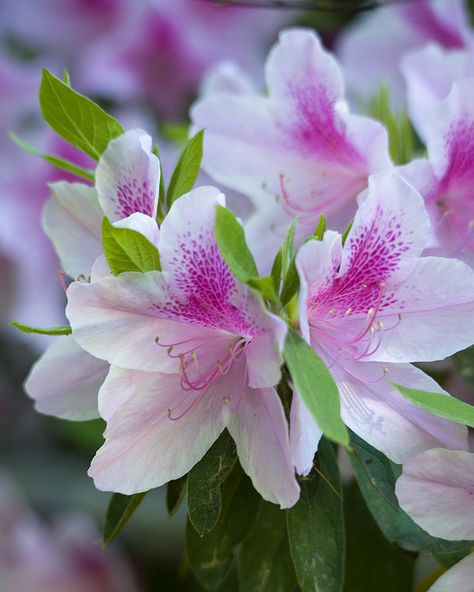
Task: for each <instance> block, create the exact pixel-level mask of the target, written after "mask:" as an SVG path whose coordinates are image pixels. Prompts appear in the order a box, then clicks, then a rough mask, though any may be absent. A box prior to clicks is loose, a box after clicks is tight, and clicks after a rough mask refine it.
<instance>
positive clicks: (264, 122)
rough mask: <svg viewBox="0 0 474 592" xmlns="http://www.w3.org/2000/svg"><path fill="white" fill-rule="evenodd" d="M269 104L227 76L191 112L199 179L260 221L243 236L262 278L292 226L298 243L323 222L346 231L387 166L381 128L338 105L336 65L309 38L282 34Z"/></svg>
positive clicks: (271, 68)
mask: <svg viewBox="0 0 474 592" xmlns="http://www.w3.org/2000/svg"><path fill="white" fill-rule="evenodd" d="M265 73H266V85H267V88H268V96H261V95H259V94H257V93H256V92H250V91H247V92H246V91H245V88H246V87H248V83H247V84H244V82H243V81H241V80H240V81H235V82H234V84H233V86H230V88H231V89H233V90H231V91H230V92H229V90H228V89H229V83H230V80H229V79H230V78H231V77H232V72H229V71H228V72H227V74H226V75H227V90H225V91H224V90H222V88H223V80H222V76H221V78H220V79H219V84H218V85H217V89H216V81H215V80H214V82H213V86H211V89H212V88H214V89H215V91H214V92H210V94H208V95H207V96H205V97H204V98H203V99H202V100H201V101H199V102H198V103H197V104H196V105H195V107H194V108H193V110H192V119H193V123H194V128H195V129H200V128H204V129H205V130H206V133H205V141H204V144H205V149H204V158H203V168H204V170H205V171H206V172H207V173H208V174H209V175H210V176H211V177H212V178H213V179H216V180H217V181H218V182H219V183H222V184H223V185H225V186H228V187H230V188H232V189H235V190H237V191H239V192H241V193H243V194H245V195H248V196H249V197H250V198H252V200H253V201H254V202H255V205H256V213H255V215H254V216H253V217H252V218H251V219H250V220H249V223H248V224H247V226H246V230H247V233H248V240H249V242H250V244H251V246H252V249H253V251H254V253H255V256H256V258H257V262H258V263H259V266H260V267H261V270H262V271H263V272H268V271H269V268H270V266H271V263H272V261H273V257H274V256H275V254H276V251H277V249H278V247H279V246H280V244H281V242H282V241H283V238H284V235H285V232H286V230H287V228H288V227H289V225H290V223H291V221H292V220H293V219H296V220H297V221H298V227H297V242H301V240H302V239H303V238H304V237H305V236H308V235H309V234H311V233H312V232H313V231H314V228H315V226H316V224H317V222H318V219H319V216H320V214H325V215H327V216H329V220H330V223H331V224H332V225H336V226H338V227H339V228H343V227H344V226H345V225H346V224H347V223H348V222H349V220H350V218H351V217H352V216H353V215H354V213H355V210H356V201H355V198H356V196H357V194H358V193H359V192H360V191H362V190H363V189H365V188H366V186H367V177H368V175H369V174H370V173H374V172H379V171H382V170H384V169H387V168H389V167H390V166H391V163H390V160H389V157H388V153H387V136H386V132H385V130H384V128H383V127H382V126H381V125H380V124H379V123H378V122H375V121H373V120H370V119H367V118H363V117H359V116H356V115H352V114H350V113H349V112H348V110H347V106H346V105H345V103H344V89H343V80H342V75H341V72H340V70H339V67H338V64H337V62H336V61H335V60H334V58H333V57H332V56H331V55H330V54H329V53H327V52H326V51H325V50H324V49H323V48H322V46H321V44H320V41H319V39H318V38H317V36H316V34H315V33H314V32H313V31H310V30H309V29H293V30H288V31H285V32H283V33H281V34H280V40H279V42H278V43H277V44H276V45H275V46H274V48H273V49H272V51H271V52H270V55H269V57H268V60H267V63H266V69H265Z"/></svg>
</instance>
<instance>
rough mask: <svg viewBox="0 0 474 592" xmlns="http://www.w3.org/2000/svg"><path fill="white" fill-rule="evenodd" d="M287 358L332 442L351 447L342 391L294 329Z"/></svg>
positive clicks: (303, 395)
mask: <svg viewBox="0 0 474 592" xmlns="http://www.w3.org/2000/svg"><path fill="white" fill-rule="evenodd" d="M283 356H284V358H285V361H286V363H287V365H288V369H289V371H290V374H291V378H292V380H293V383H294V385H295V387H296V390H297V391H298V393H299V395H300V397H301V398H302V399H303V401H304V403H305V404H306V407H307V408H308V409H309V411H310V413H311V414H312V415H313V417H314V419H315V421H316V423H317V424H318V426H319V427H320V429H321V430H322V431H323V432H324V434H325V435H326V436H327V437H328V438H329V439H331V440H333V441H334V442H337V443H338V444H342V445H343V446H348V445H349V433H348V431H347V428H346V426H345V425H344V423H343V421H342V419H341V403H340V400H339V390H338V388H337V385H336V383H335V382H334V379H333V377H332V376H331V373H330V372H329V370H328V369H327V368H326V366H325V365H324V363H323V361H322V360H321V358H320V357H319V356H318V355H317V354H316V352H315V351H314V350H313V348H312V347H311V346H310V345H308V344H307V343H306V341H304V339H303V338H302V337H300V336H299V335H298V334H297V333H296V332H295V331H293V329H289V330H288V335H287V337H286V341H285V347H284V350H283Z"/></svg>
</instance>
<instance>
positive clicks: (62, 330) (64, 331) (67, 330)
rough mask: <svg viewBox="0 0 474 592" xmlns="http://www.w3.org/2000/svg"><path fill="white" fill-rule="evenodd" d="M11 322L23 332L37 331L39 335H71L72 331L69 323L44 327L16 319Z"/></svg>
mask: <svg viewBox="0 0 474 592" xmlns="http://www.w3.org/2000/svg"><path fill="white" fill-rule="evenodd" d="M9 324H10V325H11V326H12V327H16V328H17V329H18V330H19V331H21V332H22V333H36V334H37V335H70V334H71V333H72V329H71V327H70V326H69V325H57V326H55V327H48V328H46V329H43V328H41V327H30V326H29V325H23V323H17V322H16V321H12V322H11V323H9Z"/></svg>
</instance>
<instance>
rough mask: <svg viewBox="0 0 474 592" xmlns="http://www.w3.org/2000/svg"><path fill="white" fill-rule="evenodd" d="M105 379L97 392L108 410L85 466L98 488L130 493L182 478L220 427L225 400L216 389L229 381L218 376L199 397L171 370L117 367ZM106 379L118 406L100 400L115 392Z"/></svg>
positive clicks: (223, 419)
mask: <svg viewBox="0 0 474 592" xmlns="http://www.w3.org/2000/svg"><path fill="white" fill-rule="evenodd" d="M111 380H112V382H111V383H109V384H106V387H105V389H104V392H103V393H101V408H104V409H108V410H109V411H112V410H113V412H112V413H111V415H110V417H109V420H108V423H107V429H106V431H105V437H106V442H105V444H104V445H103V446H102V447H101V448H100V449H99V451H98V452H97V454H96V455H95V457H94V459H93V461H92V464H91V467H90V469H89V475H90V476H91V477H93V478H94V482H95V485H96V487H97V488H98V489H100V490H103V491H116V492H119V493H123V494H127V495H130V494H133V493H138V492H140V491H148V490H149V489H152V488H155V487H160V486H161V485H164V484H165V483H167V482H168V481H170V480H172V479H178V478H179V477H182V476H183V475H185V474H186V473H187V472H188V471H189V470H190V469H191V468H192V467H193V466H194V465H195V464H196V463H197V462H198V461H199V460H201V458H202V457H203V456H204V454H205V453H206V452H207V450H208V449H209V448H210V447H211V446H212V444H213V443H214V441H215V440H216V439H217V438H218V437H219V434H220V433H221V432H222V430H223V429H224V427H225V416H226V414H227V413H228V405H227V403H226V397H224V396H223V395H222V394H221V389H222V390H224V391H225V392H228V391H229V390H231V389H232V388H234V387H233V385H232V383H229V387H227V386H226V383H225V381H224V382H221V381H219V385H218V386H219V388H217V386H215V387H211V388H210V389H209V390H208V391H207V392H206V393H205V394H204V396H202V394H199V393H189V392H188V391H183V390H182V388H181V386H180V377H179V375H175V374H157V373H152V374H149V375H148V378H145V377H144V376H143V374H142V373H136V372H134V373H132V374H127V372H121V373H120V374H118V375H117V374H116V373H114V378H112V379H111ZM121 380H123V383H122V384H120V382H121ZM112 384H113V385H114V386H115V387H116V388H118V392H119V397H118V398H119V399H120V400H121V401H122V402H123V403H122V405H121V406H116V404H115V403H114V402H107V400H106V399H107V398H109V397H112V398H113V397H115V394H114V390H113V389H111V388H110V386H111V385H112ZM108 414H109V413H108V412H107V415H108ZM181 414H182V417H179V416H180V415H181ZM178 417H179V419H178Z"/></svg>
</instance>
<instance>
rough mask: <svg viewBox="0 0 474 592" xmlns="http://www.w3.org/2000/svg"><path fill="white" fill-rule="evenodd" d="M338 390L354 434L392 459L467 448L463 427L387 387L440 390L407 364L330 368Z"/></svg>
mask: <svg viewBox="0 0 474 592" xmlns="http://www.w3.org/2000/svg"><path fill="white" fill-rule="evenodd" d="M332 372H333V374H334V378H335V380H336V383H337V385H338V387H339V392H340V395H341V415H342V418H343V420H344V422H345V423H346V425H347V426H348V427H349V428H350V429H351V430H352V431H354V432H355V433H356V434H357V435H358V436H360V437H361V438H363V439H364V440H366V441H367V442H368V443H369V444H371V445H372V446H373V447H374V448H377V450H380V451H381V452H383V453H384V454H385V455H386V456H388V458H390V459H391V460H393V461H394V462H396V463H402V462H404V461H405V460H406V459H408V458H411V457H412V456H413V455H415V454H417V453H419V452H422V451H423V450H427V449H429V448H434V447H436V446H444V447H446V448H453V449H458V450H462V449H464V450H465V449H467V430H466V428H465V427H464V426H461V425H458V424H455V423H453V422H450V421H447V420H445V419H442V418H439V417H436V416H434V415H432V414H430V413H428V412H426V411H423V410H422V409H419V408H417V407H415V406H414V405H412V404H411V403H410V402H409V401H407V400H406V399H404V398H403V397H402V396H401V395H400V394H399V393H398V392H397V391H396V389H395V388H394V387H393V386H392V383H396V384H402V385H410V387H411V388H415V389H422V390H426V391H429V392H436V393H444V394H446V395H447V396H448V394H447V393H446V392H445V391H443V390H442V389H441V388H440V387H439V386H438V384H437V383H436V382H435V381H434V380H432V379H431V378H430V377H429V376H427V375H426V374H424V373H423V372H422V371H421V370H419V369H418V368H415V367H414V366H411V365H410V364H389V365H387V366H385V367H384V365H383V364H376V363H369V362H364V363H359V364H357V365H354V366H353V367H350V368H347V369H346V370H342V369H339V368H334V369H333V370H332Z"/></svg>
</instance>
